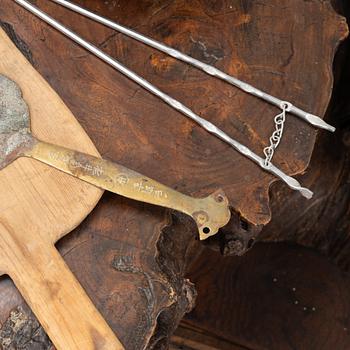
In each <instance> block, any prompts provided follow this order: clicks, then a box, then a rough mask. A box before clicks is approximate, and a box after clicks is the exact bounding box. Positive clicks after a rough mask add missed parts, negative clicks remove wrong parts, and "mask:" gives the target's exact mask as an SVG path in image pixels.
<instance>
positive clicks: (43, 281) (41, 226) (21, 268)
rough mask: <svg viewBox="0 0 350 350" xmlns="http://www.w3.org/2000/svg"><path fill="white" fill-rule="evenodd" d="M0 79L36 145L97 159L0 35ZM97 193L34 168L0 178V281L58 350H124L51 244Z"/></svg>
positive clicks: (17, 168) (14, 168) (18, 166)
mask: <svg viewBox="0 0 350 350" xmlns="http://www.w3.org/2000/svg"><path fill="white" fill-rule="evenodd" d="M0 56H1V61H0V74H4V75H6V76H8V77H9V78H10V79H12V80H14V81H15V82H16V83H17V84H18V85H19V86H20V88H21V89H22V91H23V96H24V99H25V100H26V101H27V103H28V105H29V108H30V113H31V121H32V131H33V134H34V135H35V136H37V137H38V138H39V139H42V140H46V141H50V142H53V143H57V144H60V145H64V146H68V147H72V148H75V149H79V150H81V151H85V152H89V153H91V154H94V155H98V152H97V150H96V148H95V147H94V145H93V143H92V142H91V140H90V139H89V137H88V136H87V134H86V133H85V132H84V130H83V129H82V128H81V126H80V125H79V123H78V122H77V121H76V119H75V118H74V116H73V115H72V114H71V112H70V111H69V110H68V108H67V107H66V106H65V105H64V103H63V102H62V101H61V99H60V98H59V97H58V95H57V94H56V93H55V92H54V91H53V90H52V89H51V88H50V86H49V85H48V84H47V83H46V82H45V81H44V79H43V78H42V77H41V76H40V75H39V74H38V73H37V72H36V71H35V70H34V68H33V67H32V66H31V65H30V64H29V62H27V61H26V59H25V58H24V57H23V56H22V54H21V53H20V52H19V51H18V49H17V48H16V47H15V45H14V44H13V43H12V42H11V40H10V39H9V38H8V37H7V36H6V34H5V33H4V32H3V31H2V30H1V29H0ZM101 194H102V191H100V190H98V189H96V188H94V187H92V186H88V185H87V184H85V183H83V182H81V181H79V180H76V179H73V178H71V177H69V176H67V175H63V174H62V173H60V172H59V171H57V170H53V169H50V168H49V167H47V166H45V165H42V164H40V163H38V162H36V161H33V160H29V159H19V160H16V161H15V162H13V163H12V164H11V165H9V166H8V167H6V168H5V169H3V170H1V171H0V274H8V275H10V277H11V278H12V279H13V280H14V282H15V284H16V286H17V287H18V289H19V290H20V292H21V294H22V295H23V297H24V298H25V299H26V301H27V302H28V304H29V306H30V307H31V308H32V310H33V312H34V313H35V314H36V316H37V317H38V319H39V320H40V322H41V324H42V325H43V327H44V328H45V330H46V332H47V333H48V334H49V335H50V337H51V339H52V341H53V342H54V344H55V346H56V348H57V349H59V350H66V349H72V350H73V349H76V350H79V349H91V350H93V349H106V350H107V349H113V350H115V349H122V346H121V344H120V343H119V341H118V340H117V338H116V336H115V335H114V333H113V332H112V330H111V329H110V328H109V326H108V325H107V323H106V322H105V321H104V319H103V318H102V316H101V315H100V314H99V313H98V311H97V309H96V308H95V306H94V305H93V304H92V302H91V301H90V299H89V298H88V296H87V295H86V293H85V291H84V290H83V288H82V287H81V286H80V285H79V283H78V282H77V280H76V279H75V277H74V276H73V274H72V273H71V272H70V271H69V269H68V267H67V265H66V264H65V262H64V260H63V259H62V258H61V257H60V256H59V254H58V252H57V250H56V248H55V247H54V243H56V241H57V240H58V239H59V238H60V237H62V236H64V235H65V234H67V233H69V232H70V231H71V230H72V229H73V228H75V227H76V226H77V225H78V224H80V223H81V221H82V220H83V219H85V217H86V216H87V215H88V214H89V213H90V211H91V210H92V209H93V208H94V206H95V205H96V203H97V201H98V200H99V199H100V196H101Z"/></svg>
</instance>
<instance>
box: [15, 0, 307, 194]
mask: <svg viewBox="0 0 350 350" xmlns="http://www.w3.org/2000/svg"><path fill="white" fill-rule="evenodd" d="M14 1H15V2H16V3H18V4H19V5H21V6H23V7H24V8H25V9H27V10H28V11H30V12H31V13H32V14H34V15H36V16H37V17H39V18H40V19H42V20H43V21H45V22H46V23H48V24H49V25H51V26H52V27H54V28H55V29H57V30H58V31H60V32H61V33H63V34H65V35H66V36H67V37H69V38H70V39H72V40H73V41H75V42H76V43H78V44H79V45H81V46H82V47H84V48H85V49H86V50H88V51H90V52H91V53H93V54H94V55H96V56H97V57H99V58H100V59H101V60H103V61H104V62H106V63H108V64H109V65H110V66H112V67H113V68H115V69H116V70H118V71H119V72H121V73H123V74H124V75H125V76H127V77H128V78H130V79H131V80H133V81H135V82H136V83H138V84H139V85H140V86H142V87H143V88H145V89H146V90H148V91H150V92H151V93H153V94H154V95H156V96H158V97H159V98H161V99H162V100H163V101H164V102H166V103H167V104H169V105H170V106H172V107H173V108H174V109H176V110H178V111H180V112H181V113H183V114H184V115H186V116H187V117H189V118H190V119H192V120H193V121H195V122H196V123H198V124H199V125H200V126H202V127H203V128H204V129H205V130H207V131H208V132H210V133H212V134H214V135H215V136H217V137H218V138H220V139H221V140H223V141H225V142H226V143H228V144H229V145H231V146H232V147H233V148H234V149H236V150H237V151H238V152H240V153H242V154H243V155H245V156H246V157H248V158H249V159H251V160H253V161H254V162H255V163H257V164H258V165H259V166H260V167H261V168H263V169H264V170H266V171H268V172H270V173H272V174H274V175H275V176H277V177H278V178H280V179H281V180H283V181H284V182H285V183H286V184H287V185H288V186H289V187H290V188H292V189H293V190H297V191H299V192H300V193H301V194H302V195H303V196H304V197H306V198H308V199H310V198H311V197H312V195H313V193H312V191H310V190H309V189H307V188H305V187H302V186H301V185H300V183H299V182H298V181H297V180H296V179H294V178H293V177H291V176H288V175H287V174H285V173H284V172H283V171H282V170H280V169H279V168H277V167H276V166H275V165H273V164H272V163H269V164H268V165H266V164H265V160H264V159H263V158H261V157H260V156H258V155H257V154H255V153H254V152H253V151H251V150H250V149H249V148H247V147H246V146H244V145H242V144H241V143H239V142H238V141H236V140H234V139H233V138H231V137H230V136H229V135H227V134H226V133H225V132H223V131H222V130H220V129H219V128H218V127H216V126H215V125H214V124H212V123H211V122H209V121H207V120H206V119H204V118H202V117H200V116H199V115H197V114H195V113H194V112H193V111H192V110H191V109H189V108H188V107H186V106H185V105H183V104H182V103H181V102H179V101H177V100H175V99H173V98H172V97H170V96H169V95H167V94H165V93H164V92H162V91H161V90H159V89H158V88H157V87H155V86H154V85H152V84H151V83H149V82H148V81H147V80H145V79H143V78H142V77H140V76H139V75H137V74H136V73H135V72H133V71H131V70H130V69H128V68H126V67H125V66H123V65H122V64H121V63H120V62H118V61H117V60H115V59H114V58H112V57H111V56H109V55H107V54H105V53H104V52H103V51H101V50H100V49H99V48H97V47H96V46H94V45H92V44H91V43H89V42H88V41H86V40H84V39H83V38H81V37H80V36H79V35H77V34H76V33H74V32H73V31H71V30H70V29H68V28H67V27H65V26H63V25H62V24H61V23H59V22H58V21H56V20H55V19H53V18H52V17H50V16H49V15H47V14H46V13H45V12H43V11H41V10H40V9H38V8H37V7H36V6H34V5H32V4H31V3H29V2H28V1H26V0H14Z"/></svg>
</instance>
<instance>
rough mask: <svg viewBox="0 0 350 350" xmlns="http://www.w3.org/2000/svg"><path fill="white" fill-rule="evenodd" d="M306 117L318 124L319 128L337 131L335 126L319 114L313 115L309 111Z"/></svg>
mask: <svg viewBox="0 0 350 350" xmlns="http://www.w3.org/2000/svg"><path fill="white" fill-rule="evenodd" d="M305 119H306V120H307V121H308V122H309V123H310V124H312V125H314V126H317V127H318V128H321V129H325V130H328V131H331V132H334V131H335V127H334V126H332V125H330V124H328V123H326V122H325V121H324V120H323V119H321V118H320V117H318V116H317V115H313V114H310V113H308V114H307V115H306V116H305Z"/></svg>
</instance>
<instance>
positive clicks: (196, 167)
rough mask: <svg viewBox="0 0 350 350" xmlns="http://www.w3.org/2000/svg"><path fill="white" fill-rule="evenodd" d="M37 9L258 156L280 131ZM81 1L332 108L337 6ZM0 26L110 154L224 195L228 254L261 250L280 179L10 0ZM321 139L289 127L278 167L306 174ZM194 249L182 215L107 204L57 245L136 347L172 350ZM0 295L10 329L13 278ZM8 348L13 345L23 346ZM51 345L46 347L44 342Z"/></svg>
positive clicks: (196, 84)
mask: <svg viewBox="0 0 350 350" xmlns="http://www.w3.org/2000/svg"><path fill="white" fill-rule="evenodd" d="M36 3H37V5H38V6H40V7H41V8H42V9H44V10H45V11H47V12H48V13H52V14H53V13H54V15H55V18H57V19H58V20H60V21H61V22H63V23H65V24H67V25H68V26H69V27H71V28H73V29H74V30H75V31H77V32H78V33H81V34H84V36H85V37H86V38H87V39H89V40H91V41H92V42H94V43H96V44H98V46H99V47H100V48H103V49H104V50H105V51H106V52H108V53H110V54H111V55H112V56H115V57H117V58H118V59H119V60H120V61H122V62H123V63H124V64H126V65H127V66H128V67H130V68H132V69H133V70H135V71H136V72H138V73H140V74H141V75H143V76H145V78H146V79H148V80H150V81H152V82H153V83H155V84H156V85H158V86H159V87H160V88H162V89H163V90H165V91H166V92H167V93H169V94H170V95H172V96H174V97H176V98H177V99H179V100H181V101H182V102H184V103H185V104H187V105H188V106H190V107H191V108H193V109H194V110H195V111H196V112H198V113H200V114H203V116H205V117H206V118H207V119H209V120H212V121H215V123H216V124H217V125H218V126H220V127H221V128H222V129H224V130H225V131H226V132H227V133H229V134H230V135H232V136H234V137H235V138H236V139H238V140H239V141H241V142H242V143H243V144H246V145H247V146H249V147H251V148H252V149H253V150H254V151H255V152H257V153H259V152H260V153H261V152H262V149H263V147H264V146H265V145H266V144H267V141H268V138H269V136H270V134H271V131H272V130H273V116H274V115H275V114H276V111H277V110H276V109H275V108H274V107H271V106H269V105H268V104H266V103H264V102H262V101H260V100H258V99H256V98H253V97H251V96H249V95H247V94H245V93H243V92H241V91H238V90H236V89H234V88H232V87H231V86H228V85H227V84H225V83H223V82H220V81H217V80H215V79H210V78H208V76H206V75H204V74H203V73H201V72H199V71H197V70H196V69H193V68H190V67H189V66H187V65H186V64H181V63H179V62H177V61H176V60H174V59H172V58H169V57H166V56H164V55H163V54H161V53H159V52H157V51H155V50H151V49H150V48H147V47H145V46H142V45H140V44H137V43H135V42H134V41H132V40H131V39H128V38H125V37H123V36H122V35H119V34H117V33H114V32H113V31H112V30H110V29H107V28H105V27H103V26H101V25H98V24H96V23H93V22H91V21H89V20H87V19H84V18H81V17H80V16H77V15H75V14H73V13H70V12H68V11H67V10H64V9H62V8H60V7H59V6H55V5H53V4H51V3H49V2H46V1H43V0H38V1H37V2H36ZM77 3H79V4H80V5H82V6H85V7H87V8H89V9H91V10H93V11H96V12H99V13H100V14H102V15H104V16H106V17H109V18H112V19H116V20H117V21H119V22H120V23H122V24H125V25H126V26H128V27H131V28H137V29H138V30H139V31H141V32H143V33H145V34H147V35H149V36H151V37H154V38H155V39H157V40H160V41H164V42H166V43H167V44H169V45H172V46H175V47H176V48H179V49H180V50H182V51H184V52H187V53H190V54H191V55H192V56H194V57H196V58H199V59H201V60H203V61H205V62H208V63H211V64H215V65H216V66H218V67H220V68H221V69H222V70H224V71H227V72H229V73H231V74H233V75H236V76H238V77H239V78H242V79H244V80H245V81H247V82H250V83H252V84H253V85H255V86H258V87H260V88H262V89H263V90H265V91H268V92H270V93H272V94H274V95H278V96H280V97H282V98H283V97H284V96H285V97H288V99H289V100H290V101H292V102H297V103H298V105H299V106H300V107H302V108H303V109H305V110H309V111H311V112H313V113H315V114H318V115H324V113H325V111H326V108H327V105H328V102H329V98H330V93H331V86H332V70H331V68H332V60H333V56H334V52H335V49H336V47H337V45H338V43H339V42H340V40H341V39H342V38H344V37H345V35H346V26H345V22H344V19H343V18H342V17H340V16H339V15H338V14H336V12H335V11H334V10H333V8H332V6H331V4H330V1H328V0H327V1H318V0H312V1H304V0H297V1H293V2H290V1H287V0H283V1H277V0H262V1H259V2H257V1H253V0H249V1H244V2H242V1H236V0H234V1H232V2H226V1H215V2H212V1H205V0H201V1H188V2H185V1H161V2H153V1H126V0H125V1H101V2H96V1H93V0H86V1H82V0H81V1H77ZM0 20H1V21H2V23H3V26H4V27H5V28H7V31H8V32H12V34H13V39H14V41H15V42H16V43H17V45H19V46H20V47H21V48H22V52H26V53H27V57H28V58H29V59H30V60H31V62H32V63H33V65H34V67H35V68H36V69H37V70H38V71H39V72H40V73H41V74H43V75H44V77H45V78H46V79H47V80H48V81H49V82H50V84H51V85H52V86H53V88H54V89H55V90H56V91H57V92H58V93H59V95H60V96H61V97H62V98H63V100H64V101H65V102H66V103H67V105H68V107H69V108H70V109H71V110H72V111H73V113H74V115H75V116H76V117H77V119H78V120H79V121H80V123H81V124H82V125H83V127H84V128H85V130H86V131H87V133H88V134H89V136H90V137H91V138H92V140H93V141H94V143H95V144H96V146H97V148H98V149H99V150H100V152H101V154H102V155H103V156H104V157H108V158H110V159H113V160H116V161H118V162H119V163H122V164H124V165H126V166H128V167H130V168H132V169H135V170H138V171H140V172H142V173H144V174H146V175H148V176H150V177H156V178H157V179H159V180H160V181H161V182H163V183H165V184H167V185H169V186H172V187H174V188H176V189H178V190H180V191H182V192H185V193H187V194H193V195H198V196H199V195H205V194H209V193H210V192H212V191H213V189H216V188H219V187H221V188H223V189H224V191H225V193H226V194H227V195H228V197H229V199H230V202H231V204H232V207H233V208H234V210H235V212H237V213H239V215H238V214H237V215H236V219H235V220H233V221H232V222H231V224H230V225H229V227H228V228H227V229H226V230H225V231H224V232H223V233H222V235H221V237H223V238H224V239H223V240H222V241H221V242H219V244H224V245H225V246H224V248H225V249H226V250H229V251H231V252H235V253H236V254H241V253H243V252H244V251H245V250H246V249H247V248H248V247H249V246H250V245H251V244H252V242H253V240H254V238H256V237H257V235H258V233H259V231H260V230H261V229H262V227H263V226H264V225H266V224H267V223H268V222H269V220H270V218H271V211H270V207H269V198H268V191H269V186H270V184H271V182H272V181H273V180H274V179H273V178H272V177H271V176H270V175H268V174H266V173H264V172H263V171H261V170H260V169H259V168H258V167H257V166H256V165H255V164H253V163H251V162H250V161H249V160H247V159H245V158H243V157H242V156H241V155H239V154H238V153H236V152H235V151H234V150H232V149H231V148H230V147H228V146H226V145H225V144H224V143H222V142H221V141H220V140H217V139H215V138H213V137H210V135H208V134H207V133H206V132H205V131H203V130H201V129H200V128H198V127H197V126H196V125H195V124H193V123H192V122H190V121H189V120H187V119H186V118H184V117H183V116H182V115H180V114H178V113H176V112H175V111H173V110H172V109H170V108H169V107H167V106H165V105H164V104H163V103H162V102H160V101H159V100H158V99H157V98H155V97H153V96H151V95H150V94H149V93H147V92H146V91H144V90H142V89H140V88H139V87H138V86H136V85H135V84H134V83H132V82H130V81H129V80H127V79H126V78H124V77H122V76H121V75H120V74H118V73H116V72H114V71H113V70H112V69H111V68H109V67H107V66H106V65H105V64H103V63H102V62H100V61H99V60H97V59H96V58H94V57H92V56H91V55H89V54H88V53H86V52H85V51H84V50H82V49H80V48H78V47H77V46H76V45H74V44H73V43H72V42H70V41H69V40H68V39H66V38H64V37H63V36H62V35H60V34H59V33H57V32H56V31H55V30H53V29H51V28H49V27H48V26H47V25H45V24H43V23H41V22H40V21H39V20H37V19H36V18H34V17H33V16H31V15H30V14H28V13H27V12H25V11H24V10H22V9H20V8H19V7H17V6H16V5H15V4H14V3H13V2H12V1H11V0H3V1H2V2H1V4H0ZM315 138H316V131H315V130H314V129H313V128H312V127H310V126H308V125H306V124H304V123H303V122H301V121H300V120H297V119H296V118H294V117H292V116H288V119H287V125H286V131H285V135H284V139H283V141H282V143H281V144H280V146H279V149H278V152H277V153H276V155H275V162H276V164H279V165H280V166H281V168H282V169H283V170H285V171H286V172H287V173H288V174H291V175H292V174H299V173H302V172H304V171H305V169H306V168H307V166H308V163H309V160H310V157H311V154H312V151H313V148H314V144H315ZM285 192H286V194H285V195H286V196H289V195H290V191H289V190H286V191H285ZM299 200H300V201H304V199H303V198H302V197H300V198H299ZM194 243H195V227H194V226H193V225H192V224H191V223H190V222H189V221H188V220H187V219H186V218H184V217H182V216H181V215H178V214H176V215H172V216H171V217H170V216H169V215H168V213H167V212H166V211H164V210H162V209H159V208H155V207H150V206H147V205H144V204H140V203H135V202H132V201H129V200H126V199H122V198H118V197H116V196H112V195H109V194H105V195H104V196H103V198H102V200H101V201H100V203H99V204H98V205H97V207H96V208H95V210H94V211H93V213H92V214H91V215H90V216H89V218H88V219H87V220H86V221H85V222H84V223H83V224H82V225H81V226H80V227H79V228H77V229H76V230H75V232H74V233H73V234H72V235H70V237H67V238H65V239H63V240H62V241H61V242H60V243H59V248H60V251H61V253H62V254H63V255H64V257H65V260H66V262H67V264H68V265H69V266H70V268H71V269H72V271H73V272H74V273H75V275H76V276H77V278H78V280H79V281H80V282H81V284H82V285H83V287H84V288H85V289H86V290H87V292H88V294H89V296H90V297H91V299H92V300H93V302H94V303H95V304H96V305H97V307H98V309H99V310H100V311H101V313H102V315H103V316H104V317H105V318H106V319H107V321H108V322H109V324H110V325H111V327H112V328H113V329H114V330H115V331H116V332H117V333H118V336H120V339H121V341H122V342H123V344H125V346H126V348H127V349H136V350H139V349H142V348H145V347H147V346H148V347H149V348H152V347H153V348H162V347H165V346H166V344H167V343H168V340H169V334H171V332H172V331H173V330H174V328H175V327H176V325H177V324H178V322H179V320H180V319H181V318H182V316H183V314H184V313H185V312H187V311H189V310H190V309H191V308H192V307H193V305H194V300H195V295H196V292H195V289H194V287H193V285H192V284H191V283H190V282H189V281H188V280H185V279H184V278H183V277H184V272H185V263H186V261H185V260H186V256H187V257H188V256H189V255H188V253H189V252H188V249H189V248H188V247H189V246H192V244H194ZM213 244H216V245H217V244H218V242H213ZM190 258H191V259H192V258H193V256H190ZM0 295H1V296H3V298H1V299H0V300H5V299H6V300H7V302H6V303H5V302H2V301H1V304H0V305H1V306H2V308H1V309H0V322H2V323H4V324H5V329H8V327H10V328H11V322H9V321H8V317H9V316H8V315H9V311H10V310H13V309H15V308H16V307H17V306H18V305H20V304H22V301H21V299H20V297H19V295H18V293H17V292H16V291H15V290H14V289H13V287H12V286H11V283H10V282H9V281H8V280H6V279H4V280H3V281H2V283H1V284H0ZM22 310H25V308H22ZM29 319H30V317H29ZM6 320H7V321H6ZM9 325H10V326H9ZM12 338H13V339H14V341H16V336H15V335H13V337H12ZM29 338H30V337H29ZM0 339H1V335H0ZM29 340H30V339H29ZM42 342H43V344H44V345H43V346H46V348H49V346H50V345H49V344H48V342H47V339H43V340H42Z"/></svg>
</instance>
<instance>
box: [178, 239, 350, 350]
mask: <svg viewBox="0 0 350 350" xmlns="http://www.w3.org/2000/svg"><path fill="white" fill-rule="evenodd" d="M218 259H220V257H219V256H218V254H217V253H214V252H211V251H206V252H203V254H202V255H201V256H200V258H199V259H198V260H197V261H196V262H195V263H194V264H193V265H192V267H191V268H190V271H189V274H188V276H190V277H191V280H192V281H193V282H194V283H195V285H196V287H197V290H198V300H197V305H196V308H195V309H194V311H193V312H192V313H191V314H189V315H188V316H186V319H185V321H184V323H185V326H187V327H192V328H194V329H196V328H197V330H198V331H200V332H208V334H211V336H212V337H217V338H221V339H222V340H225V341H226V342H231V343H233V344H238V345H240V346H241V347H242V348H243V349H254V350H255V349H259V350H260V349H264V350H265V349H266V350H267V349H268V350H280V349H283V350H292V349H300V350H304V349H305V350H306V349H307V350H330V349H349V348H350V334H349V330H350V300H349V288H350V277H349V275H348V274H345V273H344V272H342V271H341V270H340V269H339V268H338V267H337V266H336V265H334V264H332V263H331V262H330V261H329V260H328V259H327V258H325V257H324V256H321V255H320V254H319V253H316V252H314V251H312V250H310V249H306V248H302V247H300V246H296V245H294V246H293V245H287V244H283V243H259V244H256V245H255V247H254V249H252V250H251V251H249V252H248V253H247V254H246V255H245V256H243V257H226V258H224V259H222V258H221V262H220V264H218V263H217V261H218Z"/></svg>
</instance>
